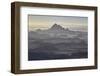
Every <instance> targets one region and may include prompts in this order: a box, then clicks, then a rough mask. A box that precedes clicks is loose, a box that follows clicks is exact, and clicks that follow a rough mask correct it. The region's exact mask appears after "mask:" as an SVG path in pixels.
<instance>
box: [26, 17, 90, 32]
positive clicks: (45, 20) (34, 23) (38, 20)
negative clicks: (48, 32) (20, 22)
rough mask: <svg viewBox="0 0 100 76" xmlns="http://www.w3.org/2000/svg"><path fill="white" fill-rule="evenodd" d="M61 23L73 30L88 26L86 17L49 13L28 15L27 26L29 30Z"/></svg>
mask: <svg viewBox="0 0 100 76" xmlns="http://www.w3.org/2000/svg"><path fill="white" fill-rule="evenodd" d="M55 23H56V24H58V25H61V26H62V27H63V28H69V29H72V30H73V29H74V30H85V31H87V28H88V18H87V17H74V16H50V15H29V16H28V27H29V31H30V30H37V29H42V30H45V29H48V28H51V27H52V25H53V24H55Z"/></svg>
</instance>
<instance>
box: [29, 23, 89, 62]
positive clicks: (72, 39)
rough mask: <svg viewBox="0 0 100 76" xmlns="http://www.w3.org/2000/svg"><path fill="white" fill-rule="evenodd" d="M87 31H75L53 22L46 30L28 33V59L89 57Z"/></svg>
mask: <svg viewBox="0 0 100 76" xmlns="http://www.w3.org/2000/svg"><path fill="white" fill-rule="evenodd" d="M87 45H88V44H87V32H83V31H73V30H70V29H69V28H63V27H62V26H61V25H58V24H56V23H55V24H53V25H52V27H51V28H48V29H46V30H41V29H37V30H35V31H29V33H28V59H29V60H49V59H74V58H87V57H88V56H87V55H88V52H87V49H88V48H87Z"/></svg>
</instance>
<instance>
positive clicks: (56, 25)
mask: <svg viewBox="0 0 100 76" xmlns="http://www.w3.org/2000/svg"><path fill="white" fill-rule="evenodd" d="M48 30H58V31H60V30H63V31H66V30H67V31H69V28H66V29H65V28H63V27H62V26H61V25H58V24H56V23H55V24H54V25H53V26H52V27H51V28H50V29H48ZM36 31H41V29H37V30H36Z"/></svg>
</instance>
